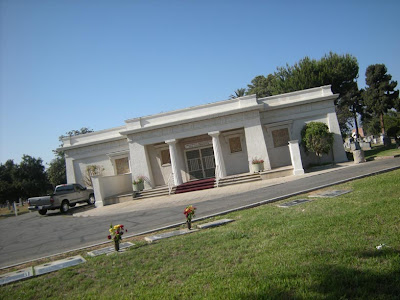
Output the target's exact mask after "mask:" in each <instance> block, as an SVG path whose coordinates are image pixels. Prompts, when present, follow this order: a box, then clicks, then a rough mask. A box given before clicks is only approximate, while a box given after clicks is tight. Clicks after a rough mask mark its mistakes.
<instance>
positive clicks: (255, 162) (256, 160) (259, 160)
mask: <svg viewBox="0 0 400 300" xmlns="http://www.w3.org/2000/svg"><path fill="white" fill-rule="evenodd" d="M263 162H264V160H263V159H261V158H258V157H254V158H253V160H252V161H251V163H252V164H253V165H256V164H262V163H263Z"/></svg>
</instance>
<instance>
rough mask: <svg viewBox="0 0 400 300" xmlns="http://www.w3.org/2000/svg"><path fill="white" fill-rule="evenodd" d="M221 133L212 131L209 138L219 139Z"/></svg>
mask: <svg viewBox="0 0 400 300" xmlns="http://www.w3.org/2000/svg"><path fill="white" fill-rule="evenodd" d="M220 133H221V131H211V132H209V133H208V135H209V136H211V137H218V136H219V134H220Z"/></svg>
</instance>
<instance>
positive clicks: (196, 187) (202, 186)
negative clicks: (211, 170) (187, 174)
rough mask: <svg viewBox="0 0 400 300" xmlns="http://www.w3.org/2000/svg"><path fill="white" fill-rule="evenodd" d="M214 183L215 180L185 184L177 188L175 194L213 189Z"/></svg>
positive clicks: (209, 179) (202, 180) (208, 179)
mask: <svg viewBox="0 0 400 300" xmlns="http://www.w3.org/2000/svg"><path fill="white" fill-rule="evenodd" d="M214 182H215V178H207V179H201V180H195V181H189V182H185V183H183V184H181V185H178V186H177V187H176V190H175V194H181V193H187V192H193V191H200V190H206V189H212V188H213V187H214Z"/></svg>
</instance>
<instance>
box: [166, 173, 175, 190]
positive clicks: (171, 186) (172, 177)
mask: <svg viewBox="0 0 400 300" xmlns="http://www.w3.org/2000/svg"><path fill="white" fill-rule="evenodd" d="M171 179H172V180H173V179H174V173H171V174H169V177H168V182H167V183H168V195H171V192H172V188H173V187H174V186H173V185H172V182H171Z"/></svg>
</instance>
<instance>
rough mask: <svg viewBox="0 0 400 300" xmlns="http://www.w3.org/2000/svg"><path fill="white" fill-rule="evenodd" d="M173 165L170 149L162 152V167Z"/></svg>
mask: <svg viewBox="0 0 400 300" xmlns="http://www.w3.org/2000/svg"><path fill="white" fill-rule="evenodd" d="M170 163H171V156H170V155H169V149H166V150H161V165H167V164H170Z"/></svg>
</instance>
